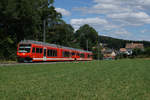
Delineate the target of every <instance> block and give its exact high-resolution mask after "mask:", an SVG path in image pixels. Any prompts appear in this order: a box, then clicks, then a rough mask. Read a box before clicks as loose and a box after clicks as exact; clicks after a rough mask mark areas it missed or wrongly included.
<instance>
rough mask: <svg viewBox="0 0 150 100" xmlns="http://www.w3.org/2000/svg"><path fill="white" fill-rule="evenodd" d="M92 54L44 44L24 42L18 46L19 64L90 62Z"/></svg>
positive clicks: (30, 41)
mask: <svg viewBox="0 0 150 100" xmlns="http://www.w3.org/2000/svg"><path fill="white" fill-rule="evenodd" d="M92 55H93V54H92V52H89V51H85V50H81V49H74V48H69V47H64V46H60V45H55V44H49V43H44V42H38V41H32V40H23V41H21V42H20V43H19V44H18V48H17V57H18V61H19V62H37V61H75V60H77V61H89V60H93V59H92Z"/></svg>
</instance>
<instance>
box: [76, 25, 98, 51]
mask: <svg viewBox="0 0 150 100" xmlns="http://www.w3.org/2000/svg"><path fill="white" fill-rule="evenodd" d="M97 37H98V33H97V32H96V30H95V29H94V28H92V27H90V26H89V25H88V24H85V25H83V26H81V27H80V28H79V29H78V30H77V31H76V33H75V41H76V42H77V43H79V45H80V47H81V48H83V49H84V50H86V49H87V41H88V50H92V48H93V47H94V46H95V45H96V44H97Z"/></svg>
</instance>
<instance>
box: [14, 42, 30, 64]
mask: <svg viewBox="0 0 150 100" xmlns="http://www.w3.org/2000/svg"><path fill="white" fill-rule="evenodd" d="M17 58H18V62H32V57H31V44H27V43H19V44H18V48H17Z"/></svg>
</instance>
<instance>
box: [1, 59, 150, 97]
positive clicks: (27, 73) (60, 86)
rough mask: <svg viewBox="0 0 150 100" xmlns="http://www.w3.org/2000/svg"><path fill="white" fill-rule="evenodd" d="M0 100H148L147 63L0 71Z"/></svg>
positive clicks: (25, 67) (22, 67)
mask: <svg viewBox="0 0 150 100" xmlns="http://www.w3.org/2000/svg"><path fill="white" fill-rule="evenodd" d="M0 100H150V60H144V59H136V60H128V59H127V60H116V61H99V62H98V61H92V62H79V63H58V64H43V65H40V64H38V65H35V64H34V65H16V66H7V67H6V66H5V67H0Z"/></svg>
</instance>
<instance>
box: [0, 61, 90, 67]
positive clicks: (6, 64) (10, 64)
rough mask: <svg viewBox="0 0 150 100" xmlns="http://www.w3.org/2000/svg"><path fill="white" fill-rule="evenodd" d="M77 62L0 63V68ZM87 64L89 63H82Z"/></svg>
mask: <svg viewBox="0 0 150 100" xmlns="http://www.w3.org/2000/svg"><path fill="white" fill-rule="evenodd" d="M78 62H79V61H65V62H34V63H18V62H15V63H0V67H4V66H14V65H32V64H56V63H78ZM82 62H89V61H82Z"/></svg>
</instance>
